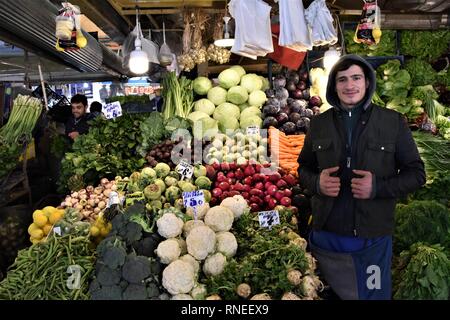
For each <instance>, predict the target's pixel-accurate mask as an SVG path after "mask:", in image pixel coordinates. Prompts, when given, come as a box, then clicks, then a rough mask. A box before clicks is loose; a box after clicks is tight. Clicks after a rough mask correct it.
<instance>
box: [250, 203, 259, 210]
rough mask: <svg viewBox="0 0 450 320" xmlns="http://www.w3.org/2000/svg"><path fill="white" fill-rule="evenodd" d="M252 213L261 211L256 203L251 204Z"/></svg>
mask: <svg viewBox="0 0 450 320" xmlns="http://www.w3.org/2000/svg"><path fill="white" fill-rule="evenodd" d="M250 211H251V212H258V211H259V206H258V205H257V204H256V203H251V204H250Z"/></svg>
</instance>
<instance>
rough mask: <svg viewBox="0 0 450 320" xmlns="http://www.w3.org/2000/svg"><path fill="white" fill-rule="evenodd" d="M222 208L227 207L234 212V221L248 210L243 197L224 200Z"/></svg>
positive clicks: (221, 204)
mask: <svg viewBox="0 0 450 320" xmlns="http://www.w3.org/2000/svg"><path fill="white" fill-rule="evenodd" d="M220 206H222V207H226V208H228V209H230V210H231V211H233V214H234V220H237V219H239V218H240V216H241V215H242V214H243V213H244V212H245V210H246V209H247V208H248V205H247V201H246V200H245V199H244V197H243V196H240V195H238V196H233V197H230V198H225V199H223V200H222V202H221V203H220Z"/></svg>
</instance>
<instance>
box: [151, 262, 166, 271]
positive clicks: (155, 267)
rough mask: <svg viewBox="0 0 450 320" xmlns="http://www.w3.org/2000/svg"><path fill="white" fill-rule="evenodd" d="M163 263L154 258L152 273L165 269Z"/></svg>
mask: <svg viewBox="0 0 450 320" xmlns="http://www.w3.org/2000/svg"><path fill="white" fill-rule="evenodd" d="M163 267H164V266H163V264H162V263H161V262H160V261H159V259H158V260H153V261H152V262H151V263H150V271H151V273H152V274H160V273H161V271H162V269H163Z"/></svg>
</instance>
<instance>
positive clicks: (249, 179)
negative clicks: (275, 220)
mask: <svg viewBox="0 0 450 320" xmlns="http://www.w3.org/2000/svg"><path fill="white" fill-rule="evenodd" d="M266 171H267V173H265V172H266ZM206 172H207V176H208V177H209V178H210V179H211V181H212V182H213V189H212V191H211V194H212V197H211V201H210V204H211V205H216V204H218V203H219V202H220V201H223V200H224V199H226V198H228V197H232V196H235V195H242V197H243V198H244V199H245V200H246V201H247V203H248V205H249V206H250V209H251V211H252V212H257V211H261V210H271V209H274V208H275V207H276V206H277V205H278V204H281V205H283V206H286V207H290V206H291V197H292V191H291V190H290V189H291V188H292V187H293V186H294V185H295V184H296V182H297V180H296V178H295V177H294V176H293V175H292V174H287V173H286V172H285V171H283V170H281V169H279V170H276V169H275V170H273V171H272V170H271V168H270V164H265V165H261V164H249V163H245V164H241V165H237V164H236V163H221V164H219V163H214V164H213V165H207V166H206ZM290 209H292V210H296V209H295V207H290Z"/></svg>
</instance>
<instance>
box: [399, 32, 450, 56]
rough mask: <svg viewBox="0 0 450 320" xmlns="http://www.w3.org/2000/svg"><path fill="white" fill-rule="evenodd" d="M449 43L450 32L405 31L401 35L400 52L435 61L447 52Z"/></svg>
mask: <svg viewBox="0 0 450 320" xmlns="http://www.w3.org/2000/svg"><path fill="white" fill-rule="evenodd" d="M449 42H450V31H449V30H433V31H410V30H408V31H406V30H405V31H402V33H401V45H400V51H401V53H402V54H404V55H409V56H413V57H417V58H420V59H424V60H426V61H433V60H435V59H437V58H439V57H440V56H441V55H442V54H443V53H444V52H445V51H446V50H447V48H448V43H449Z"/></svg>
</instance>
